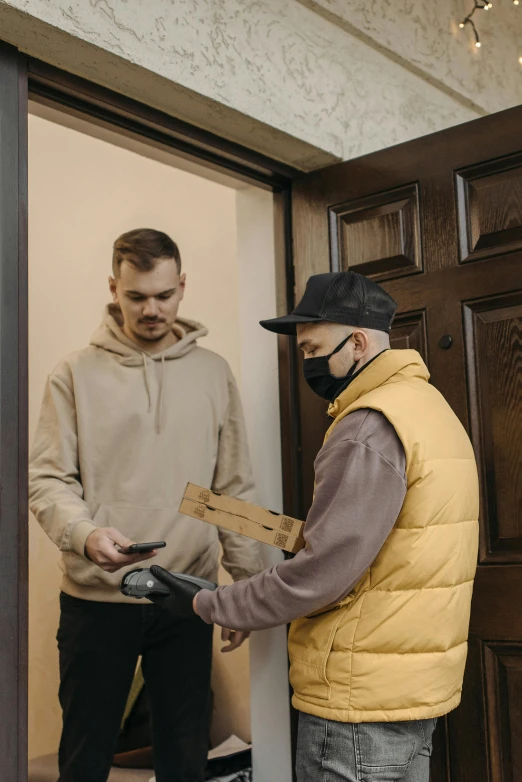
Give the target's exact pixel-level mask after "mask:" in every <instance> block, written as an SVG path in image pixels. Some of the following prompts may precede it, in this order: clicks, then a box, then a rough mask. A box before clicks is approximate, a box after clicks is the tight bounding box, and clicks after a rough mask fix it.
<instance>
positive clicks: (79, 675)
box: [57, 593, 212, 782]
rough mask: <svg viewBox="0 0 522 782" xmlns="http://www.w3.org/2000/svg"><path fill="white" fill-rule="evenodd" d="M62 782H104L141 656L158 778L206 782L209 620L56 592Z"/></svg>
mask: <svg viewBox="0 0 522 782" xmlns="http://www.w3.org/2000/svg"><path fill="white" fill-rule="evenodd" d="M60 602H61V617H60V627H59V630H58V637H57V640H58V649H59V652H60V703H61V706H62V710H63V731H62V738H61V742H60V753H59V764H60V780H59V782H106V780H107V778H108V776H109V772H110V769H111V765H112V760H113V756H114V752H115V748H116V744H117V740H118V735H119V730H120V724H121V720H122V717H123V713H124V710H125V704H126V702H127V697H128V694H129V690H130V686H131V683H132V679H133V677H134V673H135V669H136V664H137V660H138V657H139V655H142V669H143V675H144V678H145V681H146V683H147V690H148V694H149V700H150V710H151V718H152V737H153V745H154V766H155V772H156V779H157V782H203V780H204V779H205V766H206V759H207V753H208V746H209V723H210V702H211V696H210V672H211V665H212V627H211V626H210V625H207V624H205V623H204V622H203V621H202V620H201V619H199V618H198V617H194V619H188V620H183V621H178V622H172V621H171V620H170V619H169V617H168V615H167V613H166V612H164V611H163V610H162V609H161V608H160V607H158V606H155V605H152V604H150V603H147V604H145V605H140V604H137V605H127V604H115V603H95V602H91V601H89V600H78V599H76V598H74V597H70V596H69V595H65V594H63V593H62V595H61V597H60Z"/></svg>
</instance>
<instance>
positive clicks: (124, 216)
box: [29, 116, 290, 782]
mask: <svg viewBox="0 0 522 782" xmlns="http://www.w3.org/2000/svg"><path fill="white" fill-rule="evenodd" d="M29 120H30V122H29V142H30V157H29V195H30V234H29V254H30V431H31V434H32V433H33V432H34V427H35V425H36V420H37V416H38V411H39V407H40V401H41V396H42V390H43V386H44V383H45V378H46V376H47V373H48V372H49V371H50V369H52V367H53V366H54V365H55V364H56V363H57V361H58V360H59V359H60V358H61V357H62V356H63V355H65V354H67V353H68V352H71V351H72V350H76V349H77V348H78V347H81V346H82V345H85V344H87V342H88V340H89V337H90V335H91V333H92V331H93V330H94V329H95V328H96V326H97V325H98V323H99V320H100V318H101V314H102V310H103V307H104V305H105V303H106V302H107V300H108V288H107V277H108V274H109V272H110V250H111V243H112V241H113V240H114V238H115V237H116V236H117V235H118V234H119V233H121V232H122V231H125V230H128V229H129V228H131V227H136V226H137V225H149V226H153V227H156V228H159V229H161V230H165V231H167V232H168V233H170V234H171V235H172V236H174V237H175V239H176V240H177V241H178V243H179V245H180V249H181V253H182V258H183V263H184V268H185V270H186V271H187V275H188V286H187V295H186V299H185V301H184V302H183V305H182V310H181V313H182V314H185V315H187V316H188V317H193V318H195V319H200V320H202V321H204V322H205V324H206V325H207V326H208V327H209V329H210V334H209V337H207V338H206V339H205V341H204V343H203V344H204V346H205V347H208V348H210V349H213V350H216V351H217V352H219V353H220V354H221V355H223V356H225V358H227V360H228V361H229V363H230V365H231V367H232V369H233V371H234V373H235V375H236V377H237V379H238V382H239V384H240V386H243V385H244V387H245V389H244V401H245V408H246V416H247V425H248V427H249V433H250V436H251V450H252V459H253V463H254V471H255V472H256V478H257V480H258V483H259V485H260V496H261V495H262V497H263V498H264V499H263V501H266V504H268V505H271V506H274V507H275V506H277V504H278V503H279V502H280V496H281V472H280V469H278V467H277V465H278V463H279V462H280V444H279V416H278V402H277V400H278V389H277V352H276V344H275V341H274V340H271V339H267V338H266V336H268V335H266V336H265V334H264V332H262V330H261V329H260V328H259V327H257V328H253V329H252V324H251V322H250V321H249V318H248V313H247V311H246V310H245V305H244V302H245V301H246V300H251V299H253V298H255V299H256V301H258V302H259V303H260V304H261V303H262V304H263V312H262V313H260V315H259V317H264V316H266V313H267V311H268V315H270V314H271V312H272V311H274V309H275V284H274V271H273V267H274V252H273V228H272V222H273V221H272V197H271V194H269V193H266V192H264V191H258V190H257V189H254V188H247V189H245V190H244V191H241V192H236V191H235V190H234V189H232V188H230V187H226V186H223V185H222V184H218V183H216V182H213V181H208V180H205V179H202V178H201V177H199V176H194V175H193V174H191V173H188V172H186V171H180V170H178V169H176V168H174V167H173V166H172V165H164V164H162V163H160V162H158V161H157V160H150V159H148V158H146V157H144V156H143V155H138V154H135V152H131V151H129V150H128V149H122V148H120V147H118V146H115V145H113V144H109V143H106V142H105V141H100V140H99V139H97V138H95V137H89V136H88V135H86V134H84V133H78V132H77V131H75V130H71V129H69V128H67V127H64V126H61V125H59V124H56V123H54V122H49V121H47V120H45V119H42V118H41V117H37V116H30V118H29ZM143 151H144V150H143ZM245 203H248V204H249V205H250V209H248V210H245V209H244V208H243V205H244V204H245ZM253 206H255V207H256V208H255V209H254V208H252V207H253ZM238 217H239V218H240V219H239V222H238ZM251 232H257V233H259V232H261V234H262V235H263V237H264V242H263V243H259V242H257V240H256V242H255V243H254V244H252V242H251V241H250V245H251V247H252V246H255V249H256V254H254V255H252V254H251V252H250V251H249V252H245V250H244V248H245V247H247V246H248V244H249V234H250V233H251ZM240 247H241V248H243V249H242V250H241V251H239V248H240ZM254 259H255V271H256V273H257V276H256V278H255V279H254V277H253V276H252V275H251V271H252V268H253V267H252V261H253V260H254ZM254 283H255V285H256V289H255V291H254V289H253V287H252V286H253V285H254ZM216 291H218V292H219V295H217V296H216ZM256 317H257V316H256ZM243 329H250V331H251V336H252V339H253V340H254V341H253V342H252V341H250V339H249V340H245V339H244V335H243ZM258 340H259V341H260V342H259V344H260V345H261V348H260V350H261V352H262V354H263V355H264V357H265V358H264V367H265V370H266V373H267V375H266V378H265V381H266V382H265V387H264V393H263V394H261V396H260V390H261V387H262V386H260V387H259V388H258V387H254V385H253V383H252V378H253V375H252V372H251V362H252V356H253V355H255V353H256V350H257V349H258V344H257V341H258ZM256 371H257V370H256ZM258 375H259V373H258ZM257 379H258V381H259V382H260V383H261V384H262V383H263V382H264V381H263V378H262V377H261V376H258V378H257ZM259 420H263V421H265V423H264V425H263V431H262V436H258V435H259V426H258V421H259ZM267 422H268V423H267ZM267 463H268V464H269V465H270V468H269V470H268V471H267V470H266V466H265V465H266V464H267ZM58 559H59V554H58V552H57V550H56V549H55V548H54V546H53V545H52V544H51V543H50V541H49V540H48V539H47V538H46V536H45V535H44V534H43V532H42V531H41V529H40V528H39V526H38V525H37V524H36V522H35V521H34V519H32V520H31V525H30V670H29V684H30V708H29V715H30V717H29V720H30V723H29V738H30V756H31V757H33V756H36V755H39V754H43V753H45V752H50V751H53V750H54V749H55V748H56V746H57V740H58V736H59V730H60V711H59V706H58V701H57V688H58V671H57V654H56V644H55V633H56V626H57V621H58V605H57V595H58V590H59V581H60V573H59V570H58ZM283 635H284V632H283ZM264 636H265V634H264V633H261V634H259V636H258V637H257V636H256V637H254V640H253V641H252V646H253V648H254V652H253V654H254V663H253V667H252V673H251V678H252V688H253V691H254V693H256V694H255V695H254V704H253V733H254V742H255V744H256V747H257V748H258V751H256V763H257V765H258V768H259V770H260V771H259V773H260V774H261V776H260V779H263V778H266V779H273V778H274V776H273V775H272V771H273V768H274V767H275V768H277V769H283V768H284V769H287V768H288V762H289V752H290V750H289V746H285V740H284V738H283V737H284V736H285V727H284V720H285V719H286V721H287V722H288V698H287V690H286V691H285V690H284V689H283V688H279V691H275V690H273V691H272V696H273V697H270V698H268V699H267V697H266V694H267V691H266V687H265V686H264V685H263V686H260V684H261V683H262V682H263V680H264V678H265V677H267V676H268V678H269V679H271V680H272V682H274V681H275V682H277V681H279V680H281V681H284V682H286V659H287V657H286V650H285V644H284V643H283V642H282V641H283V638H282V634H281V633H278V631H275V633H269V634H267V635H266V638H265V637H264ZM267 643H268V644H269V647H270V649H271V652H270V655H269V658H268V660H267V659H266V658H265V657H260V656H259V654H258V653H256V651H255V650H256V649H259V648H260V647H259V644H267ZM256 654H257V656H256ZM248 662H249V660H248V649H246V648H245V649H243V650H239V652H236V653H234V654H233V655H229V656H221V657H218V658H217V668H216V676H215V681H214V686H215V687H216V688H217V695H218V700H220V702H221V707H222V714H223V719H221V721H220V725H219V726H218V728H217V730H216V729H215V730H214V736H215V737H217V738H220V737H222V736H223V735H224V733H226V732H227V731H228V730H229V729H233V730H234V731H235V732H236V733H238V734H239V735H242V736H243V737H244V738H248V737H249V733H250V726H249V722H250V719H249V718H250V715H249V713H248V709H249V698H248V695H249V693H248ZM238 688H239V690H240V689H241V688H242V690H243V693H241V692H239V693H238ZM225 712H226V713H232V718H231V719H230V720H228V722H227V718H226V717H225ZM272 713H274V714H277V719H278V721H279V720H281V719H282V720H283V726H282V727H280V730H281V736H279V738H278V746H279V748H278V750H277V752H276V754H275V757H274V758H272V757H271V755H270V753H269V752H268V751H267V743H266V741H267V738H268V739H270V740H271V736H270V734H268V736H267V733H266V727H265V728H263V726H264V725H266V724H267V723H271V722H272V717H271V714H272ZM285 774H286V770H285ZM263 775H264V777H263ZM286 778H288V779H290V776H288V777H286V776H285V775H283V776H278V779H280V780H281V782H286Z"/></svg>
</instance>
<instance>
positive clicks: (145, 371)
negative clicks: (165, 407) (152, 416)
mask: <svg viewBox="0 0 522 782" xmlns="http://www.w3.org/2000/svg"><path fill="white" fill-rule="evenodd" d="M141 357H142V359H143V374H144V376H145V388H146V389H147V397H148V399H149V407H148V411H147V412H149V413H150V411H151V408H152V396H151V392H150V381H149V364H148V361H147V354H146V353H142V354H141Z"/></svg>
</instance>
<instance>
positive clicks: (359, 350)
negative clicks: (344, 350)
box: [353, 330, 369, 361]
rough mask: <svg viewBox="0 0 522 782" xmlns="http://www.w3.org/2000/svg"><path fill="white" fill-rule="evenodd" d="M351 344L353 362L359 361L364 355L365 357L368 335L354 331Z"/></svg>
mask: <svg viewBox="0 0 522 782" xmlns="http://www.w3.org/2000/svg"><path fill="white" fill-rule="evenodd" d="M353 344H354V353H353V357H354V359H355V361H359V360H360V359H361V358H362V357H363V356H364V355H366V352H367V350H368V347H369V339H368V335H367V334H366V333H365V332H364V331H362V330H357V331H354V332H353Z"/></svg>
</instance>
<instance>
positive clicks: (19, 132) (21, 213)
mask: <svg viewBox="0 0 522 782" xmlns="http://www.w3.org/2000/svg"><path fill="white" fill-rule="evenodd" d="M0 171H1V172H2V176H1V177H0V204H1V206H2V208H1V210H0V569H1V572H2V581H3V584H4V590H5V592H4V595H3V598H2V600H1V601H0V629H1V632H0V660H1V663H2V664H1V665H0V713H1V719H0V779H2V780H6V782H7V780H13V782H15V780H16V782H26V780H27V559H28V551H27V520H28V509H27V428H28V426H27V418H28V411H27V71H26V58H25V57H23V56H22V55H20V54H19V52H18V51H17V50H16V49H14V48H13V47H11V46H7V45H3V44H0Z"/></svg>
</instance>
